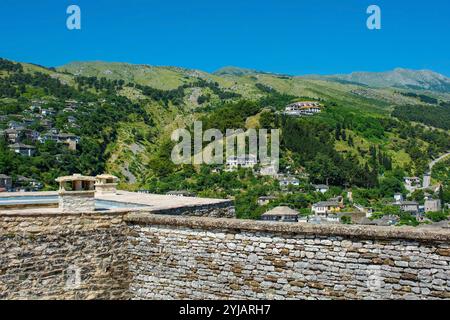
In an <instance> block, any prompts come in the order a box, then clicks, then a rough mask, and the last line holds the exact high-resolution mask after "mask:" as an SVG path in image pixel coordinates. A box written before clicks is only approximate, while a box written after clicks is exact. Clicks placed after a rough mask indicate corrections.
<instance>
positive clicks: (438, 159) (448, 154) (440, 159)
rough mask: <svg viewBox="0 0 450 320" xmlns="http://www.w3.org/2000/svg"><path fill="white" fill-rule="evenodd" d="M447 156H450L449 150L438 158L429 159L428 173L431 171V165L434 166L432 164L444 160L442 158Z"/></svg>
mask: <svg viewBox="0 0 450 320" xmlns="http://www.w3.org/2000/svg"><path fill="white" fill-rule="evenodd" d="M448 156H450V152H447V153H446V154H444V155H442V156H440V157H439V158H437V159H435V160H433V161H431V162H430V164H429V168H430V173H431V171H432V170H433V167H434V165H435V164H436V163H438V162H440V161H442V160H444V159H445V158H447V157H448Z"/></svg>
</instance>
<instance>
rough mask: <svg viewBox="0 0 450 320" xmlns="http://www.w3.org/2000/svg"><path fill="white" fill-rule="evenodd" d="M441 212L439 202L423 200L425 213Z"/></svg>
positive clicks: (437, 200) (436, 200)
mask: <svg viewBox="0 0 450 320" xmlns="http://www.w3.org/2000/svg"><path fill="white" fill-rule="evenodd" d="M441 210H442V204H441V200H439V199H427V200H425V212H438V211H441Z"/></svg>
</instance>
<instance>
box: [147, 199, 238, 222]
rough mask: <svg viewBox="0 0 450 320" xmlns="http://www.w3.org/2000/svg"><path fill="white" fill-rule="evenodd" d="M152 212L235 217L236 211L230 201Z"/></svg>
mask: <svg viewBox="0 0 450 320" xmlns="http://www.w3.org/2000/svg"><path fill="white" fill-rule="evenodd" d="M151 212H152V213H153V214H160V215H172V216H190V217H210V218H235V217H236V212H235V208H234V206H233V202H232V201H224V202H220V203H212V204H204V205H197V204H196V205H186V206H183V207H178V208H169V209H158V210H152V211H151Z"/></svg>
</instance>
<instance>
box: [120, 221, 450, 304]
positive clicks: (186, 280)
mask: <svg viewBox="0 0 450 320" xmlns="http://www.w3.org/2000/svg"><path fill="white" fill-rule="evenodd" d="M126 220H127V221H128V224H129V228H130V234H129V260H130V264H129V268H130V269H129V270H130V274H131V277H132V279H131V283H130V291H131V295H132V298H133V299H450V266H449V263H450V241H449V240H450V233H449V232H448V231H447V230H440V231H432V230H426V231H424V230H418V229H413V228H384V227H367V226H364V227H357V226H342V225H335V226H315V225H302V224H283V223H264V222H248V221H239V220H226V219H209V218H192V217H191V218H183V217H170V216H154V215H140V214H131V215H129V216H128V217H127V218H126Z"/></svg>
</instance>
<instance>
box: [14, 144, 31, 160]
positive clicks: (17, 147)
mask: <svg viewBox="0 0 450 320" xmlns="http://www.w3.org/2000/svg"><path fill="white" fill-rule="evenodd" d="M9 148H10V149H11V150H12V151H14V152H15V153H18V154H20V155H22V156H27V157H32V156H34V154H35V152H36V148H35V147H33V146H29V145H26V144H23V143H15V144H12V145H10V146H9Z"/></svg>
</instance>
